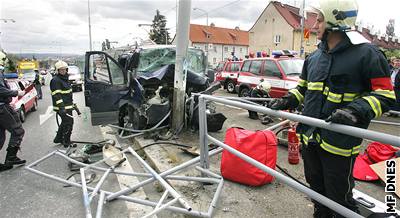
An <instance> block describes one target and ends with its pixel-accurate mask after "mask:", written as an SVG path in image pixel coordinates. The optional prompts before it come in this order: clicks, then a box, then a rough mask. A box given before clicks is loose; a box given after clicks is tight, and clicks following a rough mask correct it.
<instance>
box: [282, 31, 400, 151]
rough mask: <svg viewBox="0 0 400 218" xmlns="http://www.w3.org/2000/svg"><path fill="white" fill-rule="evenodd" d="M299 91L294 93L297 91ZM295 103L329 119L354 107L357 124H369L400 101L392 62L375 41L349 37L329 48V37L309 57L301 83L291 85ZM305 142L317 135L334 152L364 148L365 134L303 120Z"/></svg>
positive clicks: (301, 128)
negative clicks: (362, 136) (361, 41)
mask: <svg viewBox="0 0 400 218" xmlns="http://www.w3.org/2000/svg"><path fill="white" fill-rule="evenodd" d="M293 95H294V96H295V98H294V97H293ZM289 96H290V98H288V99H289V100H290V99H292V100H291V101H297V102H296V103H295V104H294V105H299V104H301V103H303V104H304V109H303V112H302V113H303V115H305V116H309V117H314V118H319V119H326V118H327V117H329V116H330V115H331V114H332V112H334V111H335V110H336V109H338V108H344V107H346V108H349V109H351V110H352V111H354V112H355V114H356V116H357V117H358V118H359V122H358V123H357V127H360V128H368V125H369V123H370V121H371V119H373V118H374V117H379V116H381V115H382V113H384V112H386V111H388V110H389V107H391V106H392V104H393V103H394V101H395V95H394V91H393V87H392V84H391V82H390V73H389V65H388V63H387V61H386V59H385V57H384V55H383V54H382V53H381V52H380V51H379V50H378V48H377V47H376V46H374V45H372V44H369V43H364V44H358V45H353V44H351V42H350V40H349V39H348V38H347V37H345V39H344V40H342V41H341V42H340V43H339V44H338V45H337V46H336V47H335V48H333V49H332V50H330V51H328V46H327V44H326V42H325V41H322V42H321V43H320V44H319V46H318V49H317V50H316V51H314V52H313V53H312V54H310V56H309V57H308V58H307V59H306V60H305V62H304V66H303V71H302V74H301V75H300V80H299V83H298V86H297V87H296V88H295V89H291V90H289ZM297 133H298V134H299V137H300V139H301V141H302V143H303V144H305V145H307V144H308V141H309V140H311V139H313V140H315V141H317V142H318V143H319V144H320V146H321V147H322V148H323V149H324V150H326V151H328V152H330V153H333V154H336V155H341V156H346V157H348V156H351V155H355V154H358V153H359V150H360V144H361V141H362V139H360V138H357V137H353V136H348V135H345V134H341V133H337V132H333V131H329V130H326V129H320V128H316V127H313V126H308V125H306V124H299V125H298V128H297Z"/></svg>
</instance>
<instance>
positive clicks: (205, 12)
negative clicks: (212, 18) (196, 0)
mask: <svg viewBox="0 0 400 218" xmlns="http://www.w3.org/2000/svg"><path fill="white" fill-rule="evenodd" d="M193 10H194V11H195V10H199V11H202V12H204V14H205V15H206V17H207V23H206V24H207V26H208V12H207V11H206V10H204V9H201V8H193Z"/></svg>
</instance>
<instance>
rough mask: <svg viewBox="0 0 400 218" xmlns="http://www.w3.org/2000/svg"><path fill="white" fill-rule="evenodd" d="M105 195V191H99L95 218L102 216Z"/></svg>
mask: <svg viewBox="0 0 400 218" xmlns="http://www.w3.org/2000/svg"><path fill="white" fill-rule="evenodd" d="M105 197H106V193H104V191H100V198H99V202H98V204H97V212H96V218H101V217H102V213H103V205H104V199H105Z"/></svg>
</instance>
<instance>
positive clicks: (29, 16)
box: [0, 0, 400, 54]
mask: <svg viewBox="0 0 400 218" xmlns="http://www.w3.org/2000/svg"><path fill="white" fill-rule="evenodd" d="M314 1H316V0H306V2H307V3H306V4H308V3H312V2H314ZM268 2H269V1H268V0H214V1H211V0H192V8H196V7H197V8H201V9H203V10H205V11H208V16H209V18H208V20H209V21H208V22H209V23H211V22H213V23H215V25H216V26H218V27H226V28H234V27H235V26H238V27H239V28H240V29H242V30H249V29H250V28H251V26H252V25H253V24H254V22H255V21H256V20H257V18H258V16H259V15H260V14H261V12H262V11H263V10H264V8H265V7H266V6H267V5H268ZM281 2H284V3H288V4H292V5H293V4H295V5H297V6H299V5H300V3H301V0H281ZM399 6H400V2H399V1H398V0H379V1H376V0H359V7H360V9H359V17H358V20H359V21H362V22H363V23H364V24H365V25H366V24H370V25H374V26H375V28H377V29H380V30H381V32H382V33H384V32H385V26H386V24H387V23H388V20H389V19H390V18H394V19H396V18H397V23H396V25H395V32H396V35H397V36H399V35H400V7H399ZM90 9H91V10H90V11H91V24H92V41H93V47H94V50H100V49H101V42H102V41H104V39H106V38H108V39H110V40H111V41H118V42H119V44H118V45H117V46H119V45H126V44H128V43H130V44H132V43H133V42H134V38H135V37H139V38H143V39H145V38H147V35H148V34H147V32H146V31H149V30H150V28H149V27H138V24H149V23H151V21H152V20H153V18H154V15H155V11H156V9H158V10H160V12H161V14H163V15H165V16H166V18H167V27H168V28H170V32H171V37H172V36H173V35H174V34H175V31H176V0H147V1H146V0H141V1H139V0H109V1H105V0H90ZM0 18H1V19H14V20H15V21H16V22H15V23H12V22H10V21H8V22H7V23H4V22H0V32H1V33H0V45H1V47H2V48H3V49H4V50H5V51H6V52H12V53H20V52H22V53H26V52H38V53H43V52H51V53H76V54H83V53H84V52H85V51H87V50H89V31H88V1H87V0H1V1H0ZM191 23H195V24H203V25H205V24H206V15H205V13H204V12H202V11H200V10H192V13H191Z"/></svg>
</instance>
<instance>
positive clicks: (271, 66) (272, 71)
mask: <svg viewBox="0 0 400 218" xmlns="http://www.w3.org/2000/svg"><path fill="white" fill-rule="evenodd" d="M264 74H265V76H273V77H276V76H277V74H281V73H280V71H279V69H278V66H276V64H275V62H273V61H269V60H266V61H265V63H264Z"/></svg>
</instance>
